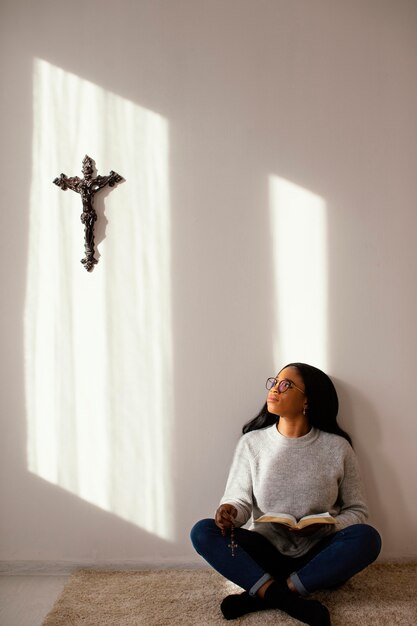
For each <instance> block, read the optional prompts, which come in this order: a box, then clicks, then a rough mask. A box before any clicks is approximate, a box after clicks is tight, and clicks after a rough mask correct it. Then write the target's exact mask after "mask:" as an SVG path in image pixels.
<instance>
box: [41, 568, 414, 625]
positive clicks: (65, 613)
mask: <svg viewBox="0 0 417 626" xmlns="http://www.w3.org/2000/svg"><path fill="white" fill-rule="evenodd" d="M240 591H242V590H241V589H240V588H239V587H236V586H235V585H233V584H232V583H230V582H228V581H226V580H225V579H224V578H222V577H221V576H220V575H219V574H217V573H216V572H214V571H212V570H209V569H192V570H191V569H188V570H183V569H165V570H145V571H97V570H79V571H77V572H75V573H74V574H73V575H72V576H71V578H70V580H69V581H68V583H67V585H66V587H65V588H64V590H63V592H62V594H61V596H60V597H59V598H58V600H57V601H56V603H55V605H54V607H53V609H52V610H51V611H50V613H49V614H48V615H47V617H46V618H45V621H44V622H43V625H42V626H139V625H140V626H165V625H172V626H177V625H178V626H179V625H181V626H197V625H198V626H200V625H201V626H211V625H213V626H214V625H216V624H222V625H223V626H225V625H226V624H231V625H232V624H236V625H238V624H244V625H245V626H255V625H261V624H262V625H264V624H275V626H278V625H280V626H296V625H297V624H300V622H298V621H297V620H295V619H293V618H291V617H289V616H288V615H286V614H285V613H283V612H281V611H278V610H276V611H261V612H259V613H252V614H250V615H246V616H244V617H241V618H240V619H237V620H233V621H230V622H228V621H226V620H225V619H224V618H223V616H222V614H221V612H220V608H219V607H220V602H221V600H222V599H223V597H224V596H226V595H228V594H229V593H235V592H240ZM314 597H315V598H317V599H319V600H321V601H322V602H323V603H324V604H325V605H326V606H327V607H328V609H329V610H330V614H331V617H332V626H375V625H377V626H385V625H386V626H416V625H417V564H378V563H377V564H374V565H371V566H370V567H368V568H367V569H366V570H365V571H363V572H361V573H360V574H358V575H357V576H355V577H354V578H353V579H351V580H350V581H349V582H348V583H346V584H345V585H344V586H343V587H340V588H339V589H337V590H336V591H328V592H320V593H317V594H315V596H314Z"/></svg>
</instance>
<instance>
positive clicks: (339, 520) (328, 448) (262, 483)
mask: <svg viewBox="0 0 417 626" xmlns="http://www.w3.org/2000/svg"><path fill="white" fill-rule="evenodd" d="M226 502H227V503H230V504H233V505H234V506H235V507H236V509H237V511H238V515H237V518H236V526H243V525H244V524H246V522H248V521H249V519H250V518H251V516H252V520H251V522H252V523H251V525H250V527H249V529H250V530H255V531H256V532H258V533H261V534H262V535H265V537H267V538H268V539H269V540H270V541H271V542H272V544H273V545H274V546H276V548H278V550H279V551H280V552H281V553H282V554H286V555H288V556H292V557H296V556H301V555H303V554H305V553H306V552H307V551H308V550H309V549H310V548H312V547H313V545H314V544H315V543H317V542H318V541H319V540H320V539H322V538H323V537H325V536H327V535H328V534H330V533H333V532H335V531H337V530H341V529H342V528H346V527H347V526H351V525H352V524H360V523H364V522H365V521H366V519H367V517H368V511H367V507H366V504H365V501H364V497H363V489H362V483H361V479H360V475H359V470H358V464H357V460H356V456H355V454H354V452H353V450H352V448H351V446H350V445H349V443H348V442H347V441H346V439H344V438H343V437H339V436H338V435H332V434H329V433H326V432H323V431H322V430H318V429H316V428H312V429H311V430H310V432H309V433H307V435H305V436H304V437H298V438H287V437H284V436H283V435H281V434H280V433H279V432H278V429H277V428H276V426H275V425H273V426H270V427H268V428H264V429H262V430H255V431H251V432H249V433H247V434H246V435H243V436H242V437H241V438H240V440H239V442H238V445H237V447H236V452H235V456H234V459H233V463H232V466H231V469H230V473H229V478H228V481H227V485H226V491H225V493H224V496H223V498H222V499H221V504H224V503H226ZM325 511H328V512H329V513H330V514H331V515H333V516H334V517H335V518H336V525H335V526H327V527H324V528H321V529H320V530H318V531H317V532H316V533H314V534H313V535H311V536H310V537H301V536H297V535H295V534H293V533H291V532H290V531H289V530H287V529H286V528H284V527H283V526H281V525H278V524H272V523H265V522H263V523H254V522H253V520H254V519H256V518H258V517H260V516H261V515H263V514H264V513H266V512H274V513H290V514H291V515H293V516H294V517H296V518H297V519H299V518H300V517H304V516H305V515H312V514H313V513H324V512H325Z"/></svg>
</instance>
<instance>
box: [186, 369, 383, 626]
mask: <svg viewBox="0 0 417 626" xmlns="http://www.w3.org/2000/svg"><path fill="white" fill-rule="evenodd" d="M266 386H267V389H268V390H269V391H268V397H267V401H266V404H265V405H264V407H263V408H262V410H261V411H260V413H259V414H258V415H257V416H256V417H255V418H254V419H253V420H252V421H251V422H249V423H248V424H246V425H245V426H244V427H243V433H244V434H243V436H242V437H241V439H240V440H239V443H238V445H237V448H236V452H235V456H234V460H233V463H232V467H231V469H230V473H229V478H228V481H227V485H226V491H225V493H224V496H223V498H222V499H221V502H220V506H219V508H218V509H217V511H216V515H215V519H214V520H212V519H206V520H202V521H200V522H198V523H197V524H196V525H195V526H194V528H193V529H192V531H191V540H192V542H193V545H194V547H195V549H196V550H197V552H198V553H199V554H200V555H201V556H203V557H204V558H205V559H206V561H208V563H209V564H210V565H211V566H212V567H214V568H215V569H216V570H217V571H218V572H220V573H221V574H222V575H223V576H225V577H226V578H228V579H229V580H231V581H233V582H234V583H236V584H237V585H239V586H240V587H242V588H243V589H245V590H246V591H245V592H244V593H241V594H234V595H230V596H227V597H226V598H225V599H224V600H223V602H222V604H221V610H222V613H223V615H224V617H225V618H226V619H235V618H237V617H240V616H241V615H244V614H245V613H250V612H252V611H260V610H262V609H271V608H277V609H280V610H282V611H285V612H286V613H288V614H289V615H291V616H292V617H294V618H296V619H298V620H299V621H300V622H303V623H305V624H310V625H312V626H329V625H330V616H329V612H328V610H327V608H326V607H325V606H324V605H323V604H321V603H320V602H318V601H317V600H310V599H306V597H307V596H308V595H309V594H310V593H312V592H315V591H317V590H319V589H329V588H333V587H337V586H339V585H341V584H342V583H343V582H345V581H346V580H348V579H349V578H351V577H352V576H353V575H354V574H356V573H358V572H359V571H361V570H362V569H364V568H365V567H367V566H368V565H369V564H370V563H372V562H373V561H374V560H375V559H376V558H377V556H378V554H379V552H380V549H381V538H380V536H379V534H378V532H377V531H376V530H375V529H374V528H372V527H371V526H369V525H367V524H365V522H366V519H367V517H368V512H367V507H366V504H365V502H364V498H363V494H362V485H361V480H360V476H359V471H358V465H357V461H356V457H355V454H354V452H353V449H352V446H351V440H350V437H349V435H348V434H347V433H345V432H344V431H343V430H342V429H341V428H340V427H339V425H338V423H337V420H336V417H337V412H338V407H339V403H338V398H337V394H336V390H335V388H334V386H333V383H332V382H331V380H330V378H329V377H328V376H327V375H326V374H324V372H322V371H321V370H319V369H317V368H316V367H313V366H311V365H306V364H304V363H291V364H289V365H287V366H286V367H284V368H283V369H282V370H281V371H280V372H279V374H278V375H277V377H276V378H269V379H268V380H267V385H266ZM272 511H273V512H276V513H289V514H291V515H293V516H294V517H295V518H297V519H300V518H301V517H304V516H306V515H311V514H317V513H324V512H329V513H330V514H331V515H332V516H333V517H334V519H335V524H334V525H330V524H323V525H322V524H320V525H312V526H308V527H306V528H304V529H303V530H290V529H288V528H287V527H285V526H283V525H281V524H276V523H271V522H269V523H268V522H266V523H265V522H263V523H261V522H256V521H253V520H256V519H258V518H259V517H260V516H261V515H263V514H265V513H266V512H272ZM251 517H252V524H251V526H250V529H249V530H247V529H244V528H242V526H243V525H244V524H246V522H248V521H249V519H250V518H251Z"/></svg>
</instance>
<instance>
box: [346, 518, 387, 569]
mask: <svg viewBox="0 0 417 626" xmlns="http://www.w3.org/2000/svg"><path fill="white" fill-rule="evenodd" d="M345 530H346V531H350V533H351V534H352V535H353V536H355V537H356V538H357V540H358V541H359V542H360V545H361V549H362V550H363V552H366V554H367V555H368V559H369V563H372V562H373V561H375V560H376V559H377V558H378V555H379V553H380V552H381V547H382V539H381V535H380V534H379V532H378V531H377V530H376V528H374V527H373V526H370V525H369V524H355V525H353V526H349V527H348V528H346V529H345Z"/></svg>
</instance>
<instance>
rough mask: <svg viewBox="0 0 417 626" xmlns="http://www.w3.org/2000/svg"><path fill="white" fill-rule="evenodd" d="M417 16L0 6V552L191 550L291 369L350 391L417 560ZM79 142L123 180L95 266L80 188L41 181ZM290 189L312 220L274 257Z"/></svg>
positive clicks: (98, 554)
mask: <svg viewBox="0 0 417 626" xmlns="http://www.w3.org/2000/svg"><path fill="white" fill-rule="evenodd" d="M416 18H417V7H416V4H415V3H414V2H412V1H406V0H398V1H396V2H389V1H388V0H362V1H360V2H359V1H358V2H343V1H336V2H335V1H334V0H318V1H316V2H314V3H312V2H309V0H304V1H302V0H295V1H294V0H292V1H285V0H260V1H259V0H256V2H255V0H252V1H249V0H212V1H208V0H172V1H168V0H165V1H161V0H152V1H151V0H149V1H145V0H140V1H138V2H128V1H127V0H121V2H118V3H114V2H107V1H106V2H99V1H98V0H93V1H90V2H80V1H79V0H74V1H73V2H62V1H59V2H57V1H56V0H54V1H53V2H52V1H50V2H49V1H46V0H43V1H39V2H35V3H31V2H24V1H19V0H13V1H6V2H3V3H2V8H1V20H0V21H1V26H2V32H1V36H0V40H1V45H2V54H1V64H2V76H3V80H2V82H3V88H4V89H2V92H3V93H2V101H1V111H2V120H1V124H2V147H3V150H2V161H1V171H2V181H3V186H2V199H3V203H2V204H3V208H2V211H1V220H2V230H1V232H2V233H3V237H2V246H1V255H2V262H1V266H0V267H1V272H2V279H3V285H4V287H3V298H2V304H1V307H2V318H1V319H2V332H3V339H2V348H3V349H2V354H3V358H2V366H1V371H0V378H1V381H2V388H3V389H2V401H1V405H2V406H1V414H2V417H1V419H2V435H1V441H2V444H3V447H4V450H3V451H2V453H1V462H2V492H1V500H0V502H1V508H2V522H1V523H2V529H1V552H0V559H1V560H3V561H31V560H33V561H48V560H50V561H70V562H77V563H79V562H104V561H112V560H113V561H118V562H122V561H127V560H131V561H137V562H140V561H148V562H152V561H153V562H155V563H157V562H161V561H162V560H164V559H165V560H166V561H167V562H173V563H175V562H181V561H182V560H190V561H191V560H192V559H194V555H193V552H192V549H191V546H190V543H189V539H188V532H189V529H190V527H191V526H192V524H193V523H194V521H196V520H197V519H199V518H200V517H202V516H209V515H212V513H213V511H214V509H215V508H216V505H217V502H218V499H219V497H220V495H221V493H222V489H223V486H224V481H225V478H226V474H227V469H228V466H229V463H230V460H231V455H232V451H233V449H234V445H235V443H236V440H237V437H238V436H239V431H240V428H241V426H242V424H243V423H244V422H245V421H247V420H248V419H249V418H250V417H252V416H253V415H254V414H255V412H256V411H257V410H258V409H259V408H260V406H261V405H262V404H263V401H264V396H265V390H264V388H263V385H264V380H265V379H266V377H267V376H269V375H272V374H274V372H276V371H277V369H278V368H279V367H280V366H282V365H283V364H285V362H288V361H289V360H309V361H311V362H313V363H314V364H316V365H318V366H321V367H323V368H324V369H326V371H328V373H329V374H330V375H331V376H332V377H333V378H334V380H335V383H336V386H337V389H338V392H339V395H340V400H341V413H340V421H341V423H342V425H343V427H344V428H345V429H346V430H348V431H349V432H350V433H351V434H352V436H353V438H354V442H355V447H356V450H357V453H358V455H359V458H360V462H361V466H362V469H363V473H364V479H365V483H366V489H367V493H368V498H369V503H370V508H371V513H372V520H373V522H374V523H375V524H376V525H377V526H378V528H379V529H380V530H381V532H382V534H383V539H384V552H383V556H384V557H385V558H401V559H403V558H415V557H416V556H417V543H416V536H415V528H416V525H417V503H416V498H415V486H414V480H413V478H414V477H415V476H416V474H417V461H416V457H415V445H414V441H415V438H416V435H417V421H416V415H415V400H414V393H415V388H416V384H415V373H416V372H415V353H416V349H417V336H416V333H415V320H416V318H417V298H416V291H417V287H416V285H417V281H416V252H415V242H414V240H415V232H416V226H417V218H416V213H415V197H416V191H417V184H416V180H417V178H416V175H415V170H416V168H415V166H416V156H417V146H416V141H415V111H416V105H417V102H416V100H417V97H416V96H417V91H416V81H417V55H416V52H417V40H416V37H415V32H416V31H415V25H416ZM42 68H43V69H42ZM42 81H43V82H42ZM86 120H90V122H86ZM161 146H162V147H161ZM86 153H89V154H90V153H91V156H93V158H96V160H97V167H98V170H99V173H100V174H105V173H107V172H108V171H109V170H110V169H115V170H116V171H119V172H120V173H121V174H122V175H123V176H124V177H125V179H126V181H125V182H124V183H123V184H122V185H119V186H118V187H117V188H115V189H113V190H112V191H111V192H110V193H106V194H104V195H103V197H101V199H99V200H97V207H98V210H99V213H100V215H101V223H100V224H98V226H97V228H98V231H97V233H98V236H97V240H98V241H99V242H100V243H99V246H98V248H99V253H100V255H101V256H100V259H99V264H98V265H97V267H96V268H95V270H94V272H92V273H91V274H87V273H86V272H85V270H84V269H83V268H82V266H81V265H80V264H79V259H80V258H81V257H80V255H81V252H82V227H81V224H80V223H79V213H80V212H81V204H80V199H79V198H78V197H77V196H76V195H75V194H72V195H71V192H66V194H64V193H63V192H62V191H61V190H59V189H58V188H57V187H55V186H53V185H52V184H51V180H52V179H53V178H54V177H55V176H57V175H58V174H59V173H60V172H61V171H63V172H65V173H67V174H68V175H74V174H79V173H80V170H81V159H82V158H83V156H84V154H86ZM277 185H278V187H279V188H280V189H284V190H285V189H287V190H288V189H292V190H293V192H294V194H295V195H294V194H293V195H292V196H291V194H290V196H287V198H289V199H288V203H289V204H288V205H287V204H286V203H285V197H286V196H285V194H284V196H282V195H281V196H279V194H278V196H279V197H280V198H281V200H279V202H281V204H280V206H275V203H276V202H277V200H276V199H275V200H274V198H276V196H275V195H274V191H273V190H274V189H275V188H276V186H277ZM280 185H281V187H280ZM282 186H283V187H282ZM291 198H292V200H291ZM294 198H295V199H294ZM297 198H298V199H300V198H301V200H300V202H301V204H302V205H303V203H304V205H305V207H304V208H305V209H306V210H307V211H308V206H309V202H310V200H309V199H311V198H313V199H314V202H313V203H312V206H320V207H322V211H323V214H322V216H321V218H320V219H321V222H320V223H321V227H320V228H321V230H320V232H319V233H316V232H315V231H314V230H313V231H312V232H311V237H310V238H307V240H305V241H304V243H302V240H301V238H300V239H298V238H297V230H296V226H295V227H293V228H292V230H291V233H290V235H291V237H292V238H293V240H292V241H291V253H290V254H289V256H288V257H287V258H286V259H282V258H281V260H280V258H279V256H278V255H277V250H276V243H277V237H278V236H279V233H278V234H277V233H276V231H275V229H276V228H280V226H279V225H280V224H281V228H285V227H288V222H286V219H285V211H287V210H288V212H290V208H291V209H294V210H295V205H296V204H297V202H298V200H297ZM291 202H294V203H295V204H294V206H291ZM304 205H303V206H304ZM283 211H284V212H283ZM279 212H280V213H279ZM278 213H279V215H280V220H281V221H280V222H278V226H277V224H276V223H275V222H274V219H275V218H276V216H277V214H278ZM103 214H104V215H103ZM153 215H155V216H156V217H155V219H154V218H153V217H152V216H153ZM58 216H59V217H58ZM274 216H275V217H274ZM103 223H104V224H105V228H104V227H103ZM294 228H295V231H294ZM300 228H302V226H301V224H300ZM317 236H319V237H320V238H321V239H320V241H321V244H320V250H321V252H320V254H321V261H320V263H319V264H318V265H317V266H314V262H315V261H314V259H313V260H312V264H313V265H310V264H309V265H310V266H309V267H307V266H306V263H307V262H308V261H306V258H305V248H306V246H308V245H310V244H309V243H308V242H309V240H310V239H311V240H312V241H313V243H314V238H315V237H317ZM306 241H307V243H306ZM313 247H314V246H313ZM299 260H301V262H302V263H304V270H305V274H303V271H302V270H300V268H299V267H298V262H299ZM316 260H317V259H316ZM277 264H279V267H277ZM315 267H317V268H318V269H316V270H315V271H313V270H314V268H315ZM144 268H145V269H144ZM155 268H156V269H155ZM283 271H284V273H283ZM315 274H316V275H317V276H316V278H315V277H314V276H315ZM285 275H287V278H286V279H285V280H287V281H288V277H294V283H293V286H294V284H295V289H294V290H293V292H292V293H293V295H292V296H291V295H288V292H287V295H286V296H285V298H284V300H285V301H283V296H282V292H280V287H281V283H280V284H279V285H277V284H276V281H277V276H281V282H282V280H284V278H282V276H284V277H285ZM303 276H304V280H303ZM315 280H316V281H317V290H316V291H315V290H314V289H311V285H312V284H313V285H314V284H315V282H314V281H315ZM287 284H288V285H291V282H288V283H287ZM159 287H160V288H159ZM149 294H151V295H149ZM280 294H281V295H280ZM317 294H318V295H317ZM280 298H281V299H280ZM323 303H325V306H324V304H323ZM288 307H290V311H292V310H294V311H295V310H296V311H297V318H294V319H297V327H296V328H290V325H291V319H290V320H289V321H287V322H286V324H287V327H285V328H284V327H283V319H284V317H285V316H284V314H283V311H284V310H285V311H287V313H286V317H285V319H288ZM161 311H162V314H161ZM317 311H319V315H318V318H317V320H316V322H314V323H317V326H316V327H315V326H314V323H313V322H312V319H316V317H314V312H316V313H317ZM70 312H71V313H70ZM155 320H156V321H155ZM323 320H325V324H324V322H323ZM297 330H299V333H300V336H301V337H302V343H301V346H300V345H299V344H298V343H296V341H295V339H294V341H295V343H294V345H293V346H292V345H291V343H290V344H289V343H288V341H285V337H288V336H293V337H297V332H296V331H297ZM291 333H292V334H291ZM317 333H321V334H319V335H318V336H319V338H320V341H318V342H317V341H316V336H317ZM313 336H314V337H313ZM292 349H293V350H294V351H295V350H296V351H297V353H294V354H293V353H292ZM161 350H163V352H162V353H161ZM160 354H163V358H160V356H159V355H160ZM155 381H156V382H155ZM40 390H43V391H42V393H41V391H40ZM161 398H162V400H161ZM145 483H146V484H145ZM163 508H165V509H166V513H165V514H162V513H161V509H163ZM398 512H401V514H402V520H403V521H402V522H401V523H399V521H398V519H399V518H398ZM161 517H163V518H164V521H163V522H161Z"/></svg>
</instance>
